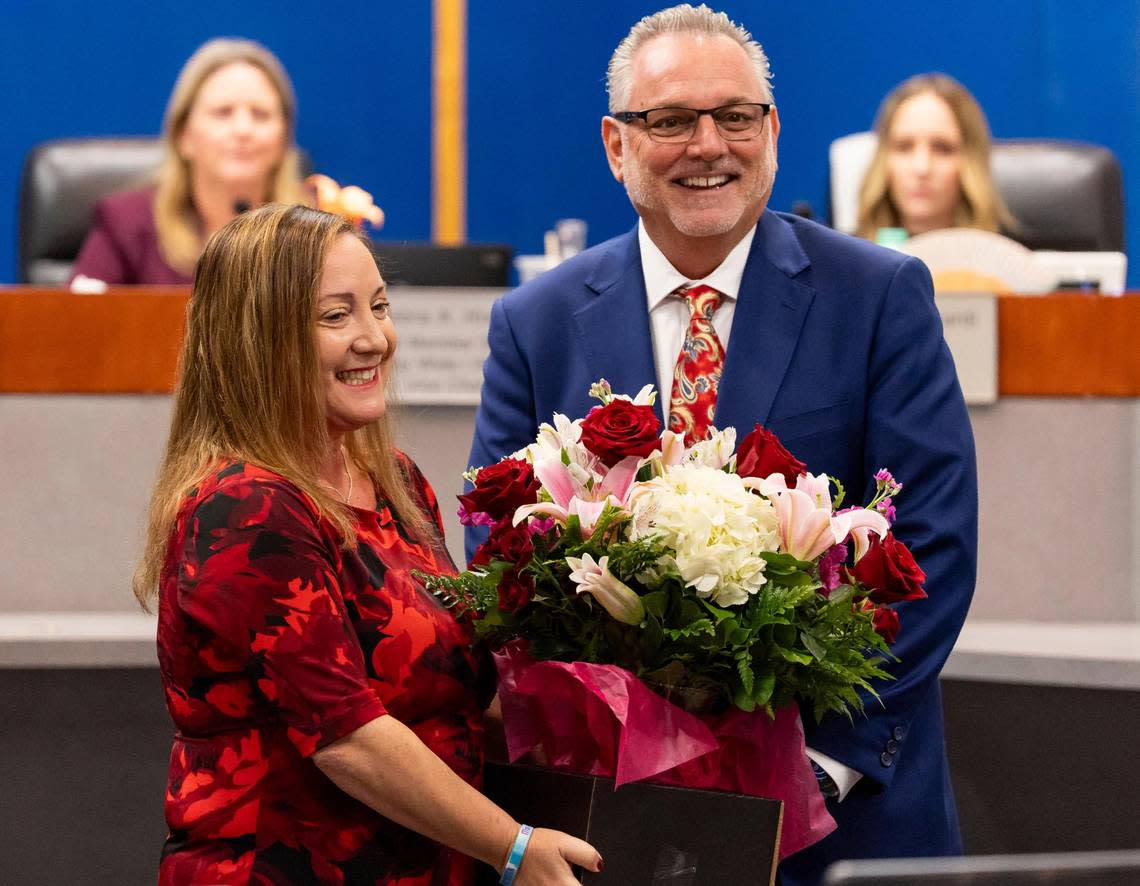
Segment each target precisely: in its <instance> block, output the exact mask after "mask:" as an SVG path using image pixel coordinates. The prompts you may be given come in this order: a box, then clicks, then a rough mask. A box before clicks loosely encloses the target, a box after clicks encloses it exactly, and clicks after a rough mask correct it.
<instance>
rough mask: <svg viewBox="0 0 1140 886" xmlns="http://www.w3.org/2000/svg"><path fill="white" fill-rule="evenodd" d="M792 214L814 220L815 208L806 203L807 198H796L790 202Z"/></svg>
mask: <svg viewBox="0 0 1140 886" xmlns="http://www.w3.org/2000/svg"><path fill="white" fill-rule="evenodd" d="M792 215H798V216H799V217H800V218H807V219H813V220H814V219H815V210H813V209H812V208H811V204H810V203H808V202H807V200H797V201H796V202H795V203H793V204H792Z"/></svg>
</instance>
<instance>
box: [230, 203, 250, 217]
mask: <svg viewBox="0 0 1140 886" xmlns="http://www.w3.org/2000/svg"><path fill="white" fill-rule="evenodd" d="M249 210H250V203H249V201H248V200H234V215H241V214H242V213H243V212H249Z"/></svg>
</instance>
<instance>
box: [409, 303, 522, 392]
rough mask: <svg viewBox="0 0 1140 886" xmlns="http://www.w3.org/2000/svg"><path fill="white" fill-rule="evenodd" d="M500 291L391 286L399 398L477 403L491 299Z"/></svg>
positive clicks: (481, 381)
mask: <svg viewBox="0 0 1140 886" xmlns="http://www.w3.org/2000/svg"><path fill="white" fill-rule="evenodd" d="M504 291H505V290H502V289H483V288H479V287H473V286H450V287H443V286H438V287H437V286H393V287H392V289H391V291H390V293H389V297H390V299H391V301H392V320H393V322H394V323H395V324H396V336H397V346H396V391H397V393H398V394H399V399H400V400H401V402H403V403H408V404H413V405H420V406H477V405H478V404H479V389H480V388H481V386H482V384H483V361H484V360H486V359H487V325H488V323H489V322H490V319H491V304H492V303H493V302H494V301H495V299H497V298H498V297H499V296H500V295H502V294H503V292H504Z"/></svg>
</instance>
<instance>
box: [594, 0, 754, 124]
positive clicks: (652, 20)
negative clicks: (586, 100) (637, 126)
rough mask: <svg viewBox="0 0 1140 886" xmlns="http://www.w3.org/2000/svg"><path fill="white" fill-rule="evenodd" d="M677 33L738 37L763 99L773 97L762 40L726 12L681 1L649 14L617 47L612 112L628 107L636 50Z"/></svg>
mask: <svg viewBox="0 0 1140 886" xmlns="http://www.w3.org/2000/svg"><path fill="white" fill-rule="evenodd" d="M677 33H693V34H710V35H714V36H723V37H728V38H729V39H731V40H735V41H736V42H737V43H739V44H740V46H741V48H742V49H743V50H744V51H745V52H746V53H747V54H748V58H749V60H750V61H751V62H752V66H753V67H754V68H755V69H756V76H757V78H758V79H759V80H760V86H761V88H762V89H763V90H764V100H765V101H771V100H772V87H771V84H770V83H769V82H768V81H769V80H771V79H772V71H771V70H770V69H769V67H768V56H767V55H765V54H764V49H763V48H762V47H761V46H760V44H759V43H757V42H756V41H755V40H753V39H752V35H751V34H750V33H749V32H748V31H747V30H746V29H745V28H744V27H742V26H741V25H738V24H737V23H736V22H734V21H733V20H732V19H730V18H729V17H728V16H727V15H725V14H724V13H723V12H713V11H712V10H711V9H709V8H708V7H707V6H706V5H705V4H703V3H702V4H701V5H700V6H692V5H691V4H689V3H682V4H681V5H680V6H673V7H671V8H669V9H662V10H661V11H660V12H655V13H653V15H647V16H646V17H645V18H643V19H642V20H641V21H639V22H638V23H637V24H636V25H634V26H633V27H632V28H631V29H630V31H629V33H628V34H627V35H626V36H625V39H624V40H622V41H621V43H619V44H618V47H617V49H615V50H614V54H613V56H612V57H611V58H610V65H609V68H608V69H607V71H606V92H607V93H608V94H609V97H610V113H611V114H615V113H617V112H618V111H625V110H629V109H628V108H626V107H625V105H626V103H627V102H628V101H629V95H630V93H631V92H632V91H633V84H632V83H631V82H630V75H629V68H630V64H631V63H632V61H633V56H634V55H635V54H636V52H637V50H639V49H640V48H641V47H642V46H644V45H645V44H646V43H648V42H649V41H650V40H652V39H653V38H654V37H659V36H661V35H662V34H677Z"/></svg>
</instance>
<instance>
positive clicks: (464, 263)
mask: <svg viewBox="0 0 1140 886" xmlns="http://www.w3.org/2000/svg"><path fill="white" fill-rule="evenodd" d="M372 251H373V253H374V254H375V255H376V259H377V261H378V262H379V263H380V273H382V274H383V275H384V280H385V281H386V282H387V283H388V284H389V285H390V286H399V285H403V286H486V287H493V288H498V289H503V288H505V287H506V286H507V282H508V278H509V276H510V271H511V255H512V252H511V247H510V246H507V245H506V244H503V243H463V244H460V245H457V246H439V245H437V244H435V243H413V242H406V241H405V242H402V243H399V242H390V241H383V240H378V241H375V242H373V244H372Z"/></svg>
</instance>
